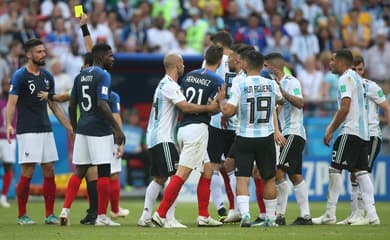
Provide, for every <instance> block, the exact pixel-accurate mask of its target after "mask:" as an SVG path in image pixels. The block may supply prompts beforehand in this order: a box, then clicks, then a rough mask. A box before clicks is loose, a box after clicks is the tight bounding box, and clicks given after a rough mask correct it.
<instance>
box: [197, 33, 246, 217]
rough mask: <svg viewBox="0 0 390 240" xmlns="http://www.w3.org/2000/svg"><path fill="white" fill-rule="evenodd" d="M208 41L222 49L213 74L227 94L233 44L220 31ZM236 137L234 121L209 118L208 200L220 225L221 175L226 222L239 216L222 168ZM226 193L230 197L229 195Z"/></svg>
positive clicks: (231, 77) (222, 214)
mask: <svg viewBox="0 0 390 240" xmlns="http://www.w3.org/2000/svg"><path fill="white" fill-rule="evenodd" d="M211 41H212V42H213V44H214V45H217V46H220V47H222V48H223V56H222V61H221V64H220V66H219V67H218V69H217V70H216V73H217V75H218V76H220V77H221V78H222V79H223V80H224V81H225V84H226V85H227V91H229V92H230V89H231V86H232V84H233V78H234V77H235V76H236V74H237V73H236V72H234V71H231V70H229V62H228V59H229V57H230V55H231V54H232V50H231V49H230V48H231V45H232V42H233V40H232V37H231V35H230V33H229V32H226V31H219V32H217V33H215V34H214V35H212V37H211ZM203 65H205V61H203ZM226 97H229V94H227V96H226ZM235 136H236V134H235V124H234V117H232V118H230V119H229V118H222V114H221V113H217V114H214V115H213V116H212V117H211V121H210V126H209V142H208V146H207V152H208V155H209V157H210V162H211V166H212V168H213V175H212V177H211V200H212V201H213V203H214V206H215V208H216V209H217V212H218V215H219V216H220V220H221V221H224V219H225V218H226V217H227V215H228V213H227V212H226V208H225V207H224V202H223V193H222V187H223V185H222V184H223V183H222V181H221V176H220V173H221V174H222V176H223V179H224V181H225V189H226V192H227V193H228V199H229V209H230V211H229V212H230V213H229V214H230V216H229V219H230V220H229V221H231V220H234V219H235V218H237V217H238V218H239V214H238V213H236V212H234V194H233V193H232V192H233V191H232V189H231V188H230V184H229V177H227V173H226V171H225V170H224V169H223V164H222V163H223V161H222V154H223V155H224V157H225V158H227V156H228V153H229V150H230V147H231V145H232V143H233V141H234V138H235ZM229 192H230V193H231V194H230V195H229Z"/></svg>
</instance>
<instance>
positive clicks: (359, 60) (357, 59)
mask: <svg viewBox="0 0 390 240" xmlns="http://www.w3.org/2000/svg"><path fill="white" fill-rule="evenodd" d="M361 63H363V65H365V64H364V58H363V57H362V56H356V57H354V58H353V61H352V66H355V67H356V66H357V65H359V64H361Z"/></svg>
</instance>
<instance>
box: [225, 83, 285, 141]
mask: <svg viewBox="0 0 390 240" xmlns="http://www.w3.org/2000/svg"><path fill="white" fill-rule="evenodd" d="M281 99H283V97H282V94H281V93H280V89H279V86H278V85H277V84H276V82H275V81H274V80H271V79H266V78H263V77H260V76H248V77H246V78H245V79H243V80H242V81H241V82H239V83H238V84H237V85H234V86H233V89H232V97H231V98H230V99H229V101H228V103H229V104H232V105H234V106H236V107H237V108H238V110H237V113H238V129H237V131H236V133H237V135H238V136H242V137H248V138H258V137H267V136H269V135H271V134H273V133H274V124H273V114H272V113H273V112H274V110H275V103H276V101H279V100H281Z"/></svg>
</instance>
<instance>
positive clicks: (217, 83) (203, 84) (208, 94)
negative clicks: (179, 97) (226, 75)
mask: <svg viewBox="0 0 390 240" xmlns="http://www.w3.org/2000/svg"><path fill="white" fill-rule="evenodd" d="M223 84H224V81H223V80H222V78H221V77H220V76H218V75H217V74H216V73H215V72H213V71H211V70H208V69H205V68H200V69H197V70H193V71H191V72H189V73H188V74H187V75H186V76H185V77H184V78H183V81H182V84H181V89H182V91H183V93H184V96H185V97H186V99H187V101H188V102H189V103H194V104H201V105H206V104H207V103H208V100H209V98H214V97H215V95H216V93H217V92H218V88H219V87H221V86H222V85H223ZM210 119H211V116H210V114H209V113H197V114H189V113H185V114H183V120H182V122H181V126H184V125H187V124H191V123H206V124H207V125H208V124H209V123H210Z"/></svg>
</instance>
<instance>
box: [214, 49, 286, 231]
mask: <svg viewBox="0 0 390 240" xmlns="http://www.w3.org/2000/svg"><path fill="white" fill-rule="evenodd" d="M242 60H243V68H244V69H245V70H246V73H247V77H246V78H245V79H244V80H243V81H241V82H240V83H239V84H237V85H234V86H233V89H232V96H231V98H230V99H229V100H228V102H226V100H225V88H222V89H221V90H220V91H219V92H218V96H217V98H218V101H219V105H220V109H221V111H222V113H223V115H224V116H227V117H229V116H232V115H233V114H235V113H236V112H237V113H238V122H239V126H238V130H237V137H236V140H235V142H234V146H235V151H236V159H235V163H236V167H237V171H236V177H237V203H238V208H239V210H240V213H241V217H242V219H241V227H250V226H251V221H250V213H249V177H250V176H251V175H252V169H253V162H254V161H255V162H256V166H257V167H258V168H259V171H260V174H261V176H262V178H263V181H264V188H265V190H264V203H265V206H266V219H265V221H264V222H263V224H262V225H263V226H277V224H276V223H275V218H276V216H275V208H276V201H277V200H276V187H275V158H276V153H275V143H274V121H273V120H274V119H273V118H274V114H273V113H274V110H275V105H276V103H279V102H281V101H283V97H282V95H281V93H280V90H279V87H278V85H277V84H276V82H275V81H273V80H270V79H266V78H263V77H260V75H259V73H260V70H261V69H262V67H263V56H262V55H261V54H260V53H259V52H257V51H251V52H250V53H248V54H245V56H244V58H243V59H242Z"/></svg>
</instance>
